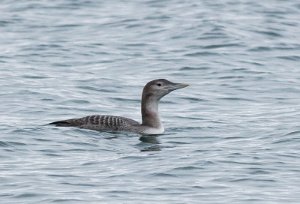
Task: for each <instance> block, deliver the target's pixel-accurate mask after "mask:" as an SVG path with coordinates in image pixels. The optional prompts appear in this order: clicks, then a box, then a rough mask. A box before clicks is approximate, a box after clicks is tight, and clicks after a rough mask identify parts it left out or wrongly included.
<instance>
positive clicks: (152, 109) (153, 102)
mask: <svg viewBox="0 0 300 204" xmlns="http://www.w3.org/2000/svg"><path fill="white" fill-rule="evenodd" d="M158 101H159V99H157V97H155V95H153V94H143V96H142V107H141V111H142V121H143V122H142V125H144V126H148V127H153V128H161V127H162V124H161V122H160V118H159V113H158Z"/></svg>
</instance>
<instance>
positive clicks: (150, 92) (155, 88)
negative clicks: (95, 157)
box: [50, 79, 188, 135]
mask: <svg viewBox="0 0 300 204" xmlns="http://www.w3.org/2000/svg"><path fill="white" fill-rule="evenodd" d="M186 86H188V84H183V83H173V82H170V81H168V80H166V79H156V80H153V81H150V82H148V83H147V84H146V85H145V86H144V89H143V93H142V103H141V112H142V123H141V124H140V123H139V122H137V121H135V120H132V119H129V118H125V117H121V116H112V115H90V116H86V117H82V118H73V119H68V120H61V121H56V122H52V123H50V124H51V125H56V126H61V127H79V128H84V129H91V130H98V131H124V132H134V133H139V134H142V135H157V134H162V133H164V126H163V124H162V122H161V120H160V117H159V113H158V103H159V100H160V99H161V98H162V97H164V96H165V95H167V94H169V93H170V92H172V91H174V90H176V89H181V88H184V87H186Z"/></svg>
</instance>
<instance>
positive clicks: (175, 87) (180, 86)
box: [169, 83, 189, 91]
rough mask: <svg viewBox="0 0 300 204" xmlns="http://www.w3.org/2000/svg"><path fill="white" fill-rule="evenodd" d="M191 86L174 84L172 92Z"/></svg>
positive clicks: (171, 86)
mask: <svg viewBox="0 0 300 204" xmlns="http://www.w3.org/2000/svg"><path fill="white" fill-rule="evenodd" d="M187 86H189V84H184V83H173V84H172V85H170V88H169V89H170V90H172V91H174V90H176V89H182V88H185V87H187Z"/></svg>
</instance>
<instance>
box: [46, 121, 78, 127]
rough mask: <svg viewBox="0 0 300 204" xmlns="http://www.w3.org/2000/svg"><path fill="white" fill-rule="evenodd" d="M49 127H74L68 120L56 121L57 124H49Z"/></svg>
mask: <svg viewBox="0 0 300 204" xmlns="http://www.w3.org/2000/svg"><path fill="white" fill-rule="evenodd" d="M49 125H55V126H58V127H71V126H74V125H73V124H72V123H70V122H69V121H68V120H60V121H55V122H52V123H49Z"/></svg>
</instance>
